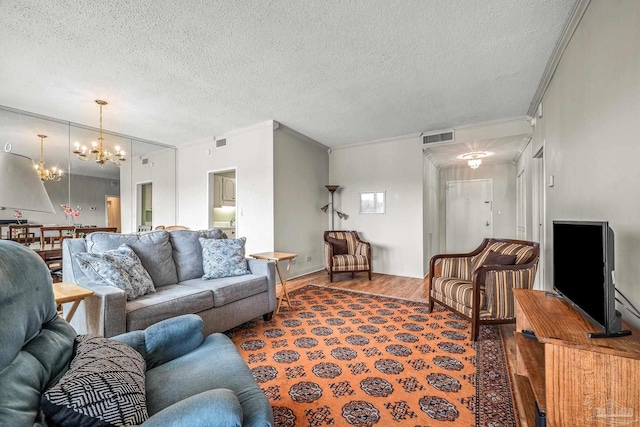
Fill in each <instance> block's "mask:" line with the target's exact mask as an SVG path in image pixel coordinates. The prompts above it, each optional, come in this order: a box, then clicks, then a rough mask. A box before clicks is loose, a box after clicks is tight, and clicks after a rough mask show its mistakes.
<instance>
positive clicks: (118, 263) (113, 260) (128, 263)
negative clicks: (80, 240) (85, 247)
mask: <svg viewBox="0 0 640 427" xmlns="http://www.w3.org/2000/svg"><path fill="white" fill-rule="evenodd" d="M74 256H75V257H76V259H77V260H78V264H80V268H81V269H82V271H83V272H84V274H86V275H87V276H88V277H89V278H90V279H92V280H98V281H103V282H105V283H106V284H108V285H110V286H114V287H116V288H119V289H122V290H123V291H124V292H125V294H127V300H129V301H131V300H132V299H135V298H137V297H139V296H141V295H145V294H148V293H150V292H155V291H156V289H155V288H154V286H153V281H152V280H151V277H150V276H149V273H148V272H147V270H145V268H144V267H143V266H142V263H141V262H140V258H138V255H136V253H135V252H134V251H133V249H131V248H130V247H129V246H127V245H124V244H123V245H120V247H119V248H118V249H113V250H110V251H105V252H102V253H99V254H92V253H89V252H80V253H77V254H74Z"/></svg>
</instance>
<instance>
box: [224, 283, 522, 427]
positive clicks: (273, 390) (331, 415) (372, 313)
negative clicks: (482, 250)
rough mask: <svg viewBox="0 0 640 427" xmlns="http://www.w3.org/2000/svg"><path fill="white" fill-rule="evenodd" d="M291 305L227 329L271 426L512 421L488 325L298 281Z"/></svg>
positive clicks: (497, 339)
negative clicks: (473, 328)
mask: <svg viewBox="0 0 640 427" xmlns="http://www.w3.org/2000/svg"><path fill="white" fill-rule="evenodd" d="M289 295H290V297H291V303H292V308H291V310H287V309H285V310H284V311H283V310H281V312H280V314H279V315H274V317H273V320H271V321H261V320H256V321H251V322H248V323H245V324H244V325H241V326H239V327H237V328H234V329H232V330H230V331H227V335H228V336H229V337H230V338H231V339H232V340H233V341H234V343H235V344H236V346H237V347H238V350H239V351H240V354H241V355H242V356H243V358H244V360H245V361H246V362H247V364H248V366H249V368H250V369H251V371H252V372H253V376H254V377H255V379H256V381H257V382H258V384H259V385H260V387H261V388H262V390H263V391H264V392H265V394H266V395H267V397H268V398H269V400H270V402H271V405H272V407H273V413H274V418H275V424H276V426H286V427H294V426H314V427H315V426H317V427H320V426H361V427H368V426H384V427H391V426H411V427H427V426H429V427H435V426H452V425H453V426H470V427H479V426H492V427H506V426H516V425H518V424H516V419H515V415H514V409H513V403H512V394H511V385H510V382H509V373H508V368H507V362H506V359H505V354H504V345H503V341H502V338H501V336H500V331H499V329H498V327H497V326H483V327H482V329H481V332H480V338H479V340H478V342H477V343H473V342H471V341H469V334H470V324H469V322H467V321H466V320H464V319H462V318H461V317H459V316H458V315H456V314H454V313H451V312H449V311H447V310H445V309H444V308H442V307H441V306H438V305H436V306H435V308H434V311H433V312H432V313H428V312H427V309H428V307H427V304H425V303H421V302H414V301H409V300H405V299H398V298H391V297H385V296H379V295H374V294H368V293H361V292H354V291H348V290H342V289H335V288H330V287H325V286H316V285H307V286H304V287H303V288H300V289H297V290H295V291H293V292H289Z"/></svg>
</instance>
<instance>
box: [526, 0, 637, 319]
mask: <svg viewBox="0 0 640 427" xmlns="http://www.w3.org/2000/svg"><path fill="white" fill-rule="evenodd" d="M639 22H640V2H638V1H631V0H630V1H599V2H596V1H592V2H591V3H590V5H589V7H588V9H587V11H586V13H585V15H584V17H583V19H582V21H581V23H580V25H579V26H578V28H577V30H576V32H575V34H574V35H573V38H572V39H571V41H570V43H569V45H568V47H567V49H566V51H565V52H564V55H563V57H562V59H561V60H560V63H559V66H558V68H557V70H556V71H555V74H554V76H553V79H552V80H551V84H550V86H549V88H548V89H547V92H546V93H545V95H544V97H543V113H544V116H543V118H542V119H539V120H538V124H539V125H537V126H536V129H535V132H536V133H537V134H540V133H542V134H541V135H539V137H538V138H537V139H536V140H537V141H540V143H542V142H544V152H545V166H546V176H547V178H548V177H549V176H550V175H553V176H554V177H555V185H554V187H550V188H549V187H547V189H546V190H547V223H546V225H547V227H546V241H547V245H546V249H547V250H546V261H547V265H548V266H549V267H548V268H547V269H546V274H545V276H546V280H545V284H546V285H547V287H550V286H551V285H552V279H551V278H552V268H551V260H552V256H553V254H552V247H551V238H552V232H551V223H552V221H553V220H555V219H574V220H589V219H591V220H608V221H609V223H610V225H611V227H612V228H613V230H614V232H615V257H616V281H617V283H616V286H617V287H618V288H619V289H620V290H622V292H623V293H624V294H625V295H626V296H627V297H629V298H630V299H631V300H632V302H633V303H634V304H635V305H636V306H640V280H639V279H640V262H638V260H639V259H640V220H639V219H638V217H639V213H640V187H639V183H640V168H639V167H638V159H639V158H640V144H639V143H638V126H637V123H638V118H640V47H639V46H640V44H639V43H638V40H640V25H638V23H639ZM534 151H537V150H536V149H535V148H534ZM619 309H620V310H621V311H623V318H625V319H626V320H628V321H631V322H632V323H634V324H635V325H636V326H640V321H638V319H636V318H634V317H632V316H631V315H630V314H628V313H625V312H624V309H623V308H622V307H619Z"/></svg>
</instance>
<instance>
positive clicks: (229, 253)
mask: <svg viewBox="0 0 640 427" xmlns="http://www.w3.org/2000/svg"><path fill="white" fill-rule="evenodd" d="M199 240H200V245H201V246H202V269H203V270H204V276H202V278H203V279H205V280H207V279H219V278H220V277H231V276H242V275H244V274H250V273H251V272H250V271H249V269H248V268H247V260H246V259H245V257H244V244H245V242H246V240H247V239H246V238H245V237H241V238H239V239H205V238H202V237H200V239H199Z"/></svg>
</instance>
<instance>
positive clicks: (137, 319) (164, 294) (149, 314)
mask: <svg viewBox="0 0 640 427" xmlns="http://www.w3.org/2000/svg"><path fill="white" fill-rule="evenodd" d="M212 307H213V293H212V292H211V291H210V290H207V289H199V288H195V287H192V286H184V285H183V284H179V285H167V286H163V287H161V288H159V289H157V292H155V293H153V294H147V295H144V296H141V297H140V298H136V299H135V300H133V301H129V302H128V303H127V306H126V313H127V314H126V315H127V331H135V330H137V329H145V328H147V327H148V326H150V325H153V324H154V323H157V322H159V321H161V320H164V319H169V318H171V317H175V316H180V315H182V314H195V313H199V312H201V311H204V310H207V309H210V308H212Z"/></svg>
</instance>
